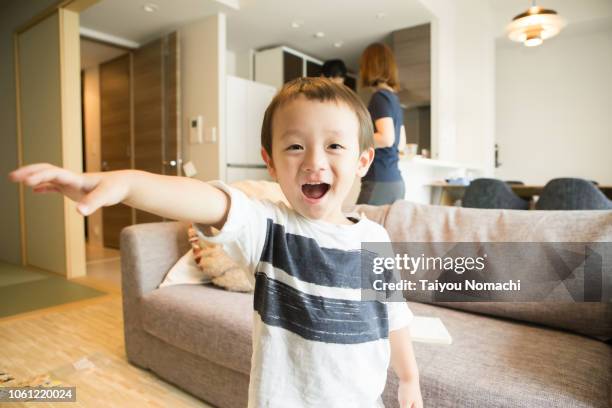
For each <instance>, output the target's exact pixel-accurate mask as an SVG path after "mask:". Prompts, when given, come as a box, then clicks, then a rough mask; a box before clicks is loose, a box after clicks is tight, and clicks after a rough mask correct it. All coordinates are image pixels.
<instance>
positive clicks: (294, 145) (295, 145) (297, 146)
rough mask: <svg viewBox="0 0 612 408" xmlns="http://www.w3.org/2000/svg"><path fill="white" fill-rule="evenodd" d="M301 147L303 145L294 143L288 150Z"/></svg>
mask: <svg viewBox="0 0 612 408" xmlns="http://www.w3.org/2000/svg"><path fill="white" fill-rule="evenodd" d="M301 148H302V146H300V145H299V144H292V145H291V146H289V147H288V148H287V149H286V150H300V149H301Z"/></svg>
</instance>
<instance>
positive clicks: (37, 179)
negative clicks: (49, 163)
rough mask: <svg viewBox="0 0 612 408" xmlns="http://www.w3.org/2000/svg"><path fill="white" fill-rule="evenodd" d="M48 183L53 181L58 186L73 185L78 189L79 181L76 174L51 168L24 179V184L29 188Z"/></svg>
mask: <svg viewBox="0 0 612 408" xmlns="http://www.w3.org/2000/svg"><path fill="white" fill-rule="evenodd" d="M50 181H55V182H57V183H59V184H64V185H73V186H74V187H77V188H78V184H79V179H78V176H77V175H76V174H73V173H72V172H71V171H68V170H65V169H62V168H59V167H52V168H49V169H44V170H40V171H38V172H36V173H34V174H32V175H30V176H28V177H26V179H25V183H26V184H27V185H29V186H35V185H37V184H40V183H46V182H50Z"/></svg>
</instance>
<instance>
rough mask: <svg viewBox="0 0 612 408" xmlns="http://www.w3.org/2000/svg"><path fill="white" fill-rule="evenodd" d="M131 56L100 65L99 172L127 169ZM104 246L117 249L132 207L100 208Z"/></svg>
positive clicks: (130, 215) (129, 162)
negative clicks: (100, 163) (100, 164)
mask: <svg viewBox="0 0 612 408" xmlns="http://www.w3.org/2000/svg"><path fill="white" fill-rule="evenodd" d="M130 155H131V143H130V55H129V54H125V55H123V56H121V57H118V58H116V59H114V60H111V61H109V62H106V63H104V64H101V65H100V156H101V160H102V171H111V170H121V169H129V168H131V167H132V163H131V157H130ZM102 224H103V227H104V234H103V235H104V239H103V240H104V246H106V247H110V248H119V234H120V233H121V230H122V229H123V228H124V227H127V226H128V225H131V224H132V209H131V208H130V207H128V206H126V205H124V204H117V205H114V206H112V207H104V208H103V209H102Z"/></svg>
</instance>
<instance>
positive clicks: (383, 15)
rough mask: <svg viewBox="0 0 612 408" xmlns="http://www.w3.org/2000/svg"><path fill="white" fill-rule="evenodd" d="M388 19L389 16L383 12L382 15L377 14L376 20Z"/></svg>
mask: <svg viewBox="0 0 612 408" xmlns="http://www.w3.org/2000/svg"><path fill="white" fill-rule="evenodd" d="M385 17H387V15H386V14H385V13H383V12H382V11H381V12H380V13H377V14H376V18H378V19H380V18H385Z"/></svg>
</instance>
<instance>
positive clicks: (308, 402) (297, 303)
mask: <svg viewBox="0 0 612 408" xmlns="http://www.w3.org/2000/svg"><path fill="white" fill-rule="evenodd" d="M372 133H373V131H372V123H371V120H370V116H369V114H368V111H367V109H366V108H365V106H364V105H363V103H362V102H361V101H360V100H359V99H358V97H357V96H356V95H355V94H354V93H353V92H352V91H351V90H349V89H348V88H346V87H344V86H342V85H337V84H334V83H332V82H331V81H329V80H326V79H318V78H317V79H315V78H300V79H296V80H294V81H292V82H290V83H288V84H286V85H285V86H284V87H283V89H282V90H281V91H280V92H279V93H278V94H277V95H276V96H275V98H274V99H273V101H272V102H271V103H270V106H269V107H268V109H267V110H266V113H265V117H264V122H263V126H262V137H261V139H262V149H261V153H262V156H263V158H264V161H265V162H266V164H267V166H268V171H269V172H270V175H271V176H272V177H273V178H274V179H276V180H277V181H278V183H279V184H280V186H281V189H282V191H283V193H284V194H285V196H286V198H287V200H288V201H289V203H290V204H291V207H292V209H289V208H287V207H286V206H284V205H278V206H277V205H274V204H272V203H270V202H268V201H259V200H252V199H249V198H247V197H246V195H244V194H243V193H241V192H240V191H238V190H236V189H233V188H230V187H228V186H227V185H225V184H223V183H222V182H218V181H216V182H210V183H204V182H201V181H199V180H195V179H189V178H184V177H171V176H162V175H156V174H150V173H146V172H142V171H134V170H120V171H113V172H105V173H85V174H75V173H72V172H70V171H67V170H64V169H61V168H58V167H55V166H52V165H49V164H34V165H30V166H25V167H22V168H20V169H18V170H16V171H14V172H12V173H11V178H12V179H13V180H14V181H23V182H25V183H26V184H27V185H30V186H33V188H34V191H36V192H49V191H58V192H61V193H62V194H65V195H66V196H68V197H69V198H70V199H72V200H74V201H77V202H78V205H77V209H78V210H79V211H80V212H81V213H82V214H83V215H88V214H91V213H92V212H93V211H95V210H96V209H98V208H100V207H102V206H109V205H113V204H117V203H120V202H123V203H125V204H127V205H130V206H132V207H136V208H139V209H142V210H145V211H149V212H152V213H154V214H158V215H160V216H163V217H166V218H170V219H177V220H189V221H193V222H194V223H195V225H196V226H198V228H200V230H201V231H200V235H201V236H202V237H203V238H205V239H207V240H209V241H212V242H215V243H223V244H226V245H230V246H232V247H233V248H234V249H237V251H236V252H235V253H237V254H239V256H240V258H241V259H240V261H241V263H242V264H243V265H244V266H245V267H246V268H247V269H248V270H249V271H250V272H251V274H249V278H250V279H251V280H252V281H253V283H255V292H254V309H255V311H254V314H253V316H254V317H253V319H254V320H253V356H252V360H251V375H250V385H249V407H253V408H254V407H283V408H284V407H291V408H294V407H342V408H344V407H351V408H353V407H363V408H373V407H382V406H383V404H382V400H381V398H380V395H381V393H382V392H383V389H384V387H385V382H386V376H387V367H388V365H389V361H390V362H391V365H392V367H393V369H394V370H395V372H396V373H397V375H398V377H399V380H400V386H399V391H398V399H399V402H400V407H401V408H405V407H406V408H407V407H422V405H423V403H422V398H421V392H420V386H419V377H418V370H417V366H416V361H415V358H414V353H413V350H412V344H411V340H410V333H409V329H408V325H409V323H410V320H411V318H412V313H411V312H410V310H409V309H408V307H407V305H406V303H405V302H396V303H391V302H389V303H381V302H377V301H367V302H366V301H363V302H362V301H360V288H361V273H360V267H359V261H360V254H359V250H360V245H361V242H362V241H389V236H388V235H387V233H386V231H385V229H384V228H383V227H381V226H380V225H378V224H376V223H374V222H372V221H369V220H367V219H365V218H363V219H355V218H348V217H347V216H346V215H344V214H343V213H342V211H341V206H342V202H343V200H344V199H345V197H346V196H347V194H348V193H349V191H350V189H351V186H352V184H353V181H354V179H355V177H356V176H363V175H364V174H365V173H366V172H367V170H368V167H369V165H370V164H371V163H372V160H373V157H374V149H373V139H372ZM202 226H214V227H216V228H217V229H219V230H220V233H219V234H218V235H216V236H214V237H208V236H205V234H204V232H203V231H204V230H205V229H204V228H202Z"/></svg>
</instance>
